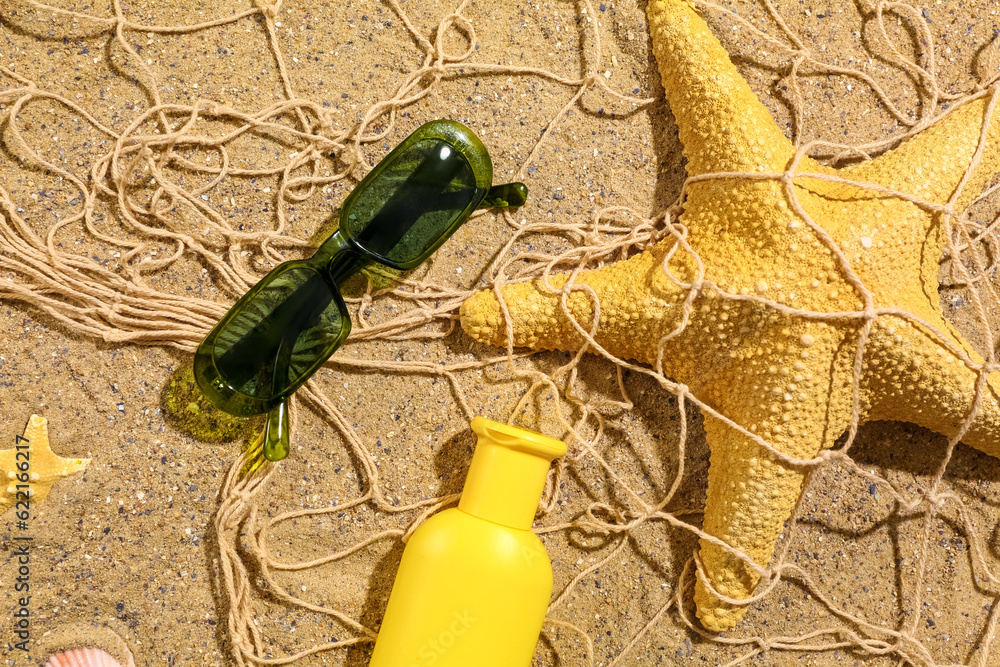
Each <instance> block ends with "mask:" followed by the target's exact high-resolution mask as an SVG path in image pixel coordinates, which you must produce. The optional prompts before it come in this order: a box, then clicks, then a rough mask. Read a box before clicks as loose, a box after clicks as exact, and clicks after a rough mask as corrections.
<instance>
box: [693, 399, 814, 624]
mask: <svg viewBox="0 0 1000 667" xmlns="http://www.w3.org/2000/svg"><path fill="white" fill-rule="evenodd" d="M705 437H706V439H707V440H708V444H709V448H710V449H711V452H712V457H711V465H710V466H709V469H708V497H707V499H706V502H705V519H704V523H703V530H704V531H705V532H706V533H708V534H709V535H712V536H713V537H717V538H719V539H721V540H722V541H723V542H725V543H726V544H728V545H729V546H731V547H734V548H736V549H738V550H740V551H741V552H743V553H744V554H746V555H747V556H749V557H750V558H752V559H753V561H754V563H756V564H758V565H760V566H761V567H766V566H767V565H768V563H769V562H770V560H771V558H772V555H773V553H774V547H775V544H776V543H777V541H778V538H779V537H780V535H781V531H782V529H783V527H784V525H785V521H786V520H787V519H788V517H789V515H790V514H791V512H792V509H793V508H794V507H795V503H796V502H797V500H798V498H799V495H800V494H801V493H802V484H803V482H804V481H805V475H804V474H803V472H802V471H801V470H799V469H797V468H792V467H789V466H786V465H784V464H782V463H779V462H777V461H776V460H775V459H774V458H772V457H771V456H770V455H768V454H767V452H766V451H764V450H763V449H762V448H761V447H760V446H759V445H758V444H757V443H755V442H754V441H753V440H751V439H750V438H748V437H746V436H745V435H743V434H741V433H739V432H737V431H734V430H733V429H732V428H730V427H729V426H727V425H725V424H723V423H722V422H721V421H719V420H718V419H716V418H715V417H712V416H706V417H705ZM700 547H701V548H700V549H699V557H700V558H701V562H702V565H703V567H704V570H703V572H704V574H705V577H706V578H707V579H708V581H709V582H710V583H711V586H712V588H714V589H715V590H716V591H718V592H719V593H722V594H723V595H725V596H727V597H730V598H734V599H737V600H745V599H746V598H748V597H750V596H751V595H752V594H753V592H754V589H755V588H756V587H757V582H758V580H759V579H760V576H759V575H758V574H757V571H756V570H754V569H753V568H752V567H751V566H750V565H749V564H747V563H746V562H745V561H743V560H742V559H740V558H739V557H737V556H735V555H734V554H732V553H731V552H729V551H728V550H726V549H723V548H722V547H720V546H718V545H716V544H713V543H712V542H709V541H708V540H704V539H703V540H700ZM694 600H695V605H696V614H697V616H698V619H699V620H700V621H701V624H702V625H703V626H704V627H705V628H706V629H708V630H711V631H712V632H723V631H725V630H728V629H729V628H731V627H733V626H734V625H735V624H736V623H737V622H738V621H739V620H740V618H741V617H742V616H743V613H744V610H745V609H746V607H745V606H743V605H731V604H728V603H726V602H723V601H722V600H721V599H720V598H719V597H718V596H716V595H714V594H713V593H712V592H711V591H710V590H709V589H708V587H706V586H705V584H704V583H703V582H702V581H701V579H699V580H698V582H697V583H696V584H695V592H694Z"/></svg>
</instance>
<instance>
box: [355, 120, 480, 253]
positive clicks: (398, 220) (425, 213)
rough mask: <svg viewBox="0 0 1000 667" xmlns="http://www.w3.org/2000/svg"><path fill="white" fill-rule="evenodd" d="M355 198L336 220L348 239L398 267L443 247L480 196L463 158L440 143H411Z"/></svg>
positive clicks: (469, 168)
mask: <svg viewBox="0 0 1000 667" xmlns="http://www.w3.org/2000/svg"><path fill="white" fill-rule="evenodd" d="M355 192H356V194H355V196H354V199H353V202H352V203H351V206H350V209H349V210H347V211H344V214H345V215H342V218H341V220H342V223H341V224H342V225H343V226H346V231H347V233H348V235H350V236H351V237H352V238H353V239H354V241H355V242H356V243H358V245H360V246H361V247H362V248H364V249H365V250H367V251H369V252H371V253H373V254H375V255H377V256H379V257H382V258H385V259H388V260H390V261H391V262H395V263H397V264H403V265H406V264H412V263H414V262H417V261H419V260H422V259H423V258H425V257H426V256H427V255H428V254H429V253H430V252H431V251H433V250H434V248H436V247H437V246H438V245H440V243H442V242H444V240H445V239H446V238H447V237H448V236H449V235H450V234H451V232H453V231H454V229H455V228H456V227H457V224H456V223H458V222H461V221H463V220H464V219H465V217H467V215H468V213H471V211H472V207H474V206H475V205H476V204H478V203H479V200H480V199H482V197H483V195H484V194H485V190H483V189H481V188H477V187H476V177H475V174H474V173H473V170H472V167H471V166H470V165H469V163H468V161H467V160H466V159H465V157H464V156H463V155H462V154H461V153H460V152H458V151H457V150H455V149H454V148H453V147H452V146H450V145H449V144H448V143H446V142H444V141H442V140H440V139H423V140H421V141H417V142H416V143H414V144H413V145H412V146H411V147H410V148H409V149H407V150H405V151H403V152H402V153H400V154H399V155H398V156H397V157H396V158H395V159H393V160H392V162H390V163H389V164H387V165H384V168H383V169H382V170H381V171H380V172H379V173H377V174H375V175H373V177H371V178H366V179H365V180H363V181H362V182H361V184H360V185H359V186H358V188H356V190H355ZM470 204H471V205H472V207H470Z"/></svg>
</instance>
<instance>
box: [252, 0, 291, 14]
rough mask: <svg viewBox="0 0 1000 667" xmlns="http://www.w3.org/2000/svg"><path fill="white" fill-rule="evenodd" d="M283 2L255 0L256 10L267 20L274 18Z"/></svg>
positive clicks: (278, 0) (280, 0) (277, 0)
mask: <svg viewBox="0 0 1000 667" xmlns="http://www.w3.org/2000/svg"><path fill="white" fill-rule="evenodd" d="M282 2H284V0H257V8H258V9H260V11H261V12H262V13H263V14H264V15H265V16H267V17H268V18H271V19H273V18H276V17H277V15H278V12H280V11H281V3H282Z"/></svg>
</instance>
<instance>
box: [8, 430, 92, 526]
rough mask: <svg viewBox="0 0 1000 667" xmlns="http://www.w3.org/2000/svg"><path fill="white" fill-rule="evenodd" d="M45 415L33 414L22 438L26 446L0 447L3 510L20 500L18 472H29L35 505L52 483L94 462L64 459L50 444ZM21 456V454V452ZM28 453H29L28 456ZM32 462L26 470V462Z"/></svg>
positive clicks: (31, 499)
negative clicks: (24, 466)
mask: <svg viewBox="0 0 1000 667" xmlns="http://www.w3.org/2000/svg"><path fill="white" fill-rule="evenodd" d="M48 423H49V422H48V420H47V419H46V418H45V417H40V416H38V415H31V419H29V420H28V425H27V427H25V429H24V436H23V437H22V438H20V439H19V440H18V444H19V445H20V446H21V447H22V449H18V448H17V447H14V448H12V449H5V450H3V451H0V475H2V479H3V486H2V487H0V512H2V511H4V510H5V509H7V508H8V507H11V506H12V505H14V504H15V502H17V499H18V498H17V485H18V484H20V483H21V482H20V480H19V479H18V476H19V475H21V474H22V473H25V472H26V473H27V474H28V486H29V489H28V494H29V495H28V497H29V501H30V503H31V504H32V505H35V504H36V503H40V502H42V501H43V500H45V497H46V496H48V495H49V489H51V488H52V485H53V484H55V483H56V482H58V481H59V480H61V479H62V478H64V477H68V476H69V475H72V474H73V473H75V472H79V471H81V470H83V469H84V468H86V467H87V466H88V465H90V459H64V458H63V457H61V456H59V455H58V454H56V453H55V452H53V451H52V449H51V448H50V447H49V427H48ZM19 452H20V453H21V456H20V457H18V453H19ZM25 454H26V456H25ZM25 462H26V463H27V464H28V469H27V470H22V467H23V466H19V464H22V463H25Z"/></svg>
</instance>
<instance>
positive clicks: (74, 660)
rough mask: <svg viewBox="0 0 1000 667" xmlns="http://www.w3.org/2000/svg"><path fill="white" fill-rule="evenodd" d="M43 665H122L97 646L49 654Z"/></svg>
mask: <svg viewBox="0 0 1000 667" xmlns="http://www.w3.org/2000/svg"><path fill="white" fill-rule="evenodd" d="M45 667H122V666H121V663H119V662H118V661H117V660H115V659H114V658H112V657H111V655H110V654H109V653H107V652H105V651H102V650H101V649H99V648H74V649H70V650H69V651H62V652H60V653H56V654H55V655H51V656H49V659H48V660H47V661H45Z"/></svg>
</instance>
